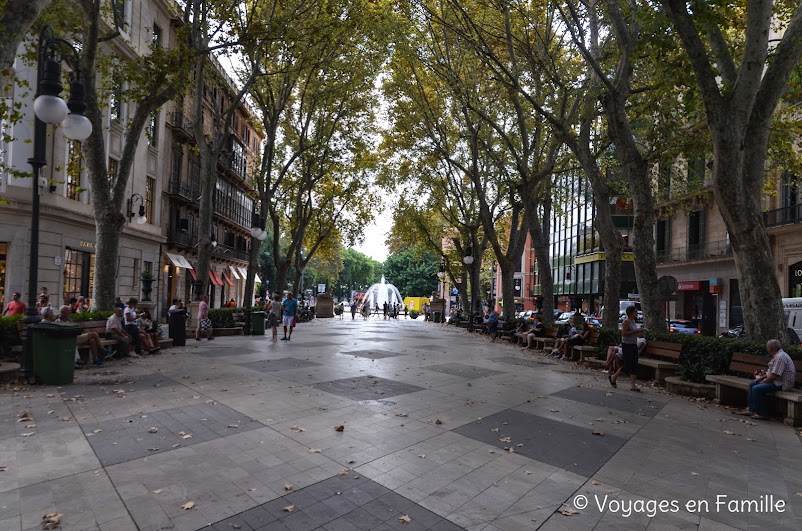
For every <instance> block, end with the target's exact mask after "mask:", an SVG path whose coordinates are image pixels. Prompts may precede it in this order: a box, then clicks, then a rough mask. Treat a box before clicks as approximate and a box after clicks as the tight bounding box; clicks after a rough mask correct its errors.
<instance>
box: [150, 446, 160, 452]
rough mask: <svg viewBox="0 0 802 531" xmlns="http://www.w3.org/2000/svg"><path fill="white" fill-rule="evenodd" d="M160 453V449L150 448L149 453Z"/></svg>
mask: <svg viewBox="0 0 802 531" xmlns="http://www.w3.org/2000/svg"><path fill="white" fill-rule="evenodd" d="M158 451H159V449H158V448H156V447H154V448H148V452H158Z"/></svg>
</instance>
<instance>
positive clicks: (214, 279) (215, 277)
mask: <svg viewBox="0 0 802 531" xmlns="http://www.w3.org/2000/svg"><path fill="white" fill-rule="evenodd" d="M209 280H211V281H212V284H214V285H215V286H222V285H223V281H222V280H220V276H219V275H218V274H217V271H214V270H212V269H210V270H209Z"/></svg>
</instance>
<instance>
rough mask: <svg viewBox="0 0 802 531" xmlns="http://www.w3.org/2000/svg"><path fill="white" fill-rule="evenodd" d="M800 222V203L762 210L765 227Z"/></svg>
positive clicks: (801, 209)
mask: <svg viewBox="0 0 802 531" xmlns="http://www.w3.org/2000/svg"><path fill="white" fill-rule="evenodd" d="M800 222H802V205H791V206H786V207H782V208H775V209H774V210H769V211H768V212H763V223H764V224H765V225H766V227H779V226H781V225H790V224H793V223H800Z"/></svg>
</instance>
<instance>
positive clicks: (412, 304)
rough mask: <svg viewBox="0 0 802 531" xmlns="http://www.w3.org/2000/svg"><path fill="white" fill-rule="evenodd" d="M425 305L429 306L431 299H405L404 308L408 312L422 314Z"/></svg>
mask: <svg viewBox="0 0 802 531" xmlns="http://www.w3.org/2000/svg"><path fill="white" fill-rule="evenodd" d="M424 304H429V297H404V306H406V307H407V310H415V311H417V312H422V311H423V305H424Z"/></svg>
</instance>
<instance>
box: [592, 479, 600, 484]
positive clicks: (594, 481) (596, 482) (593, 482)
mask: <svg viewBox="0 0 802 531" xmlns="http://www.w3.org/2000/svg"><path fill="white" fill-rule="evenodd" d="M590 484H591V485H601V482H600V481H596V480H595V479H594V480H593V481H591V482H590Z"/></svg>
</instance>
